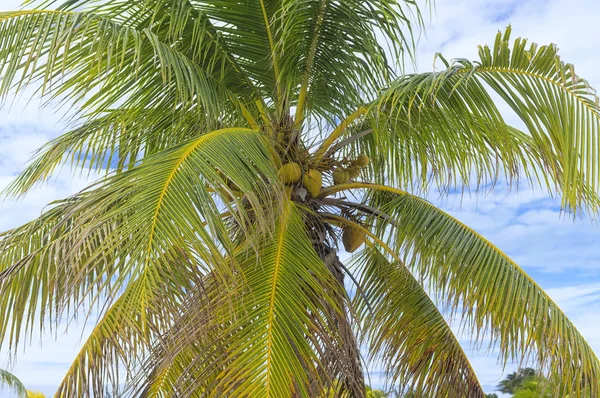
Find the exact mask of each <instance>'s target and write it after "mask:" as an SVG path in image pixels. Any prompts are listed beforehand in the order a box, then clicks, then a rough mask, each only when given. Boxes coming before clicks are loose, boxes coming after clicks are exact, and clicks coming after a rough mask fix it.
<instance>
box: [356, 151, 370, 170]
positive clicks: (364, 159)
mask: <svg viewBox="0 0 600 398" xmlns="http://www.w3.org/2000/svg"><path fill="white" fill-rule="evenodd" d="M354 164H355V165H357V166H358V167H367V166H368V165H369V157H368V156H367V155H365V154H364V153H361V154H360V155H358V157H357V158H356V160H355V161H354Z"/></svg>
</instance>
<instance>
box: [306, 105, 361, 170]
mask: <svg viewBox="0 0 600 398" xmlns="http://www.w3.org/2000/svg"><path fill="white" fill-rule="evenodd" d="M365 113H367V108H365V107H363V106H361V107H360V108H358V110H357V111H356V112H354V113H352V114H351V115H350V116H348V117H347V118H346V119H344V120H343V121H342V122H341V123H340V124H339V125H338V126H337V127H336V128H335V129H334V130H333V132H332V133H331V134H330V135H329V137H327V139H326V140H325V141H323V143H322V144H321V146H320V147H319V149H317V152H315V154H314V156H313V158H314V162H315V164H319V162H320V161H321V159H323V155H325V152H327V150H328V149H329V147H330V146H331V145H333V143H334V142H335V141H336V140H337V139H338V138H340V136H341V135H342V134H343V133H344V131H346V129H347V128H348V126H349V125H350V124H352V122H354V121H355V120H356V119H358V118H359V117H361V116H362V115H364V114H365Z"/></svg>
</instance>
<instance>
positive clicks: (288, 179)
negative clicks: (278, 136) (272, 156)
mask: <svg viewBox="0 0 600 398" xmlns="http://www.w3.org/2000/svg"><path fill="white" fill-rule="evenodd" d="M277 174H278V175H279V179H280V180H281V182H283V183H284V184H288V185H289V184H294V183H296V182H298V181H299V180H300V177H302V169H301V168H300V166H299V165H298V163H294V162H291V163H286V164H284V165H283V166H281V168H280V169H279V172H278V173H277Z"/></svg>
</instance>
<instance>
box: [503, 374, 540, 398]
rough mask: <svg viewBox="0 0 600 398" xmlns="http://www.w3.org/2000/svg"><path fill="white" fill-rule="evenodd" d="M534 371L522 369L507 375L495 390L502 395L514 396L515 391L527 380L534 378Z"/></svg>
mask: <svg viewBox="0 0 600 398" xmlns="http://www.w3.org/2000/svg"><path fill="white" fill-rule="evenodd" d="M535 376H536V375H535V369H532V368H523V369H519V370H518V371H516V372H512V373H510V374H508V375H507V376H506V377H505V378H504V380H502V381H501V382H500V383H498V385H497V386H496V388H497V389H498V391H500V392H501V393H504V394H514V393H515V391H516V390H517V389H519V388H520V387H522V386H523V384H524V383H525V382H526V381H527V380H529V379H534V378H535Z"/></svg>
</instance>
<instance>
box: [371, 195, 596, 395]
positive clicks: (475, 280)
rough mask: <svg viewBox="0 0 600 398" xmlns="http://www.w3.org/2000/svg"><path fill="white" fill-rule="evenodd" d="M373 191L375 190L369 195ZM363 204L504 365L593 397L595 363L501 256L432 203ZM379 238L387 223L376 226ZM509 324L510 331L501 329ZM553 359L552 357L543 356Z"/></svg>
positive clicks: (399, 199)
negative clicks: (520, 363)
mask: <svg viewBox="0 0 600 398" xmlns="http://www.w3.org/2000/svg"><path fill="white" fill-rule="evenodd" d="M375 189H378V188H375ZM369 205H370V206H373V207H375V208H377V209H379V210H380V211H382V212H383V213H385V214H388V215H389V216H391V217H392V218H393V220H394V222H395V223H397V225H401V226H402V227H401V228H398V227H394V228H392V229H391V230H390V232H389V233H388V234H387V237H386V240H387V241H388V242H389V244H390V246H391V247H392V249H393V250H395V251H396V252H397V253H404V254H405V262H406V264H407V265H408V266H409V267H410V268H411V269H413V270H415V272H417V273H418V274H419V275H420V276H421V277H423V278H425V280H426V281H427V283H428V284H429V285H430V286H431V288H432V289H433V291H434V292H436V294H438V295H439V298H440V300H442V301H443V302H444V303H445V304H447V305H448V306H449V307H450V308H452V309H453V312H455V311H458V312H459V313H460V314H461V317H462V321H463V322H464V324H465V325H467V326H468V327H469V328H471V330H473V331H474V333H475V334H474V336H473V337H474V338H475V340H476V341H483V340H489V341H490V342H491V343H492V344H495V345H497V347H498V349H499V350H500V353H501V358H502V359H503V361H505V363H506V362H507V361H509V360H513V361H514V360H518V359H519V358H522V357H531V358H535V359H536V360H537V361H538V363H539V365H540V368H542V369H544V370H545V371H547V372H548V374H550V375H551V376H552V378H553V380H554V379H556V380H555V383H556V385H557V388H558V392H563V393H568V392H572V391H578V390H579V388H580V387H581V386H583V387H589V388H591V389H592V391H598V388H600V386H599V385H598V382H597V381H598V380H600V362H599V361H598V358H597V356H596V354H595V353H594V351H593V350H592V348H591V347H590V346H589V345H588V343H587V342H586V341H585V339H584V338H583V337H582V336H581V335H580V334H579V332H578V331H577V329H576V328H575V326H574V325H573V324H572V323H571V321H570V320H569V319H568V318H567V316H566V315H565V314H564V313H563V312H562V311H561V309H560V308H559V307H558V306H557V305H556V304H555V303H554V302H553V301H552V299H550V297H549V296H548V295H547V294H546V293H545V292H544V291H543V290H542V289H541V288H540V287H539V286H538V285H537V284H536V283H535V282H534V281H533V280H532V279H531V278H530V277H529V276H528V275H527V274H526V273H525V272H524V271H523V270H522V269H521V268H519V266H518V265H517V264H515V263H514V262H513V261H512V260H511V259H510V258H509V257H508V256H506V254H504V253H502V252H501V251H500V250H499V249H498V248H496V247H495V246H493V245H492V244H491V243H490V242H489V241H487V240H486V239H485V238H483V237H482V236H480V235H479V234H477V233H476V232H475V231H473V230H472V229H470V228H468V227H467V226H465V225H464V224H462V223H461V222H459V221H458V220H456V219H454V218H452V217H451V216H449V215H448V214H446V213H445V212H443V211H442V210H440V209H438V208H437V207H435V206H433V205H432V204H431V203H429V202H427V201H425V200H423V199H421V198H418V197H416V196H413V195H410V194H407V193H404V192H402V191H398V190H394V189H391V188H390V189H386V190H383V191H379V190H378V191H374V193H373V194H372V196H371V198H370V200H369ZM377 228H378V230H379V231H381V233H382V234H386V232H385V231H386V230H387V229H388V228H390V225H389V224H388V223H385V222H384V223H381V225H380V226H379V227H377ZM505 325H510V327H509V328H508V327H505ZM549 353H552V354H549Z"/></svg>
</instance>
